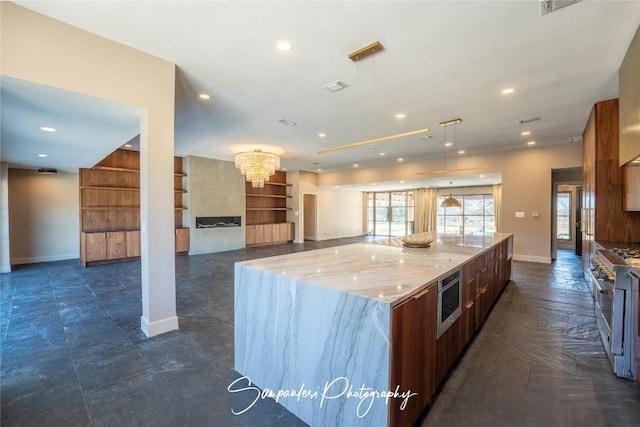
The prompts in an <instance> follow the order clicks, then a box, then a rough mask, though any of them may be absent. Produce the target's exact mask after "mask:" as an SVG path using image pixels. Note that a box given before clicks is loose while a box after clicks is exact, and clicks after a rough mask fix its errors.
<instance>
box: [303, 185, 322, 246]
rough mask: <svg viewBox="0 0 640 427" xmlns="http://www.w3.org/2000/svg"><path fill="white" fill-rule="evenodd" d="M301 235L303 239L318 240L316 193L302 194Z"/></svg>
mask: <svg viewBox="0 0 640 427" xmlns="http://www.w3.org/2000/svg"><path fill="white" fill-rule="evenodd" d="M302 236H303V239H304V240H318V203H317V195H315V194H310V193H304V194H303V195H302Z"/></svg>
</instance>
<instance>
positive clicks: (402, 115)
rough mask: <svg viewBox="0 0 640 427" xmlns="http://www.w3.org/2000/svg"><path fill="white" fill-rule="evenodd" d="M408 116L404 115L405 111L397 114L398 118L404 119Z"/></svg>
mask: <svg viewBox="0 0 640 427" xmlns="http://www.w3.org/2000/svg"><path fill="white" fill-rule="evenodd" d="M405 117H406V116H405V115H404V113H398V114H396V119H404V118H405Z"/></svg>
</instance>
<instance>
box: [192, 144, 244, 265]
mask: <svg viewBox="0 0 640 427" xmlns="http://www.w3.org/2000/svg"><path fill="white" fill-rule="evenodd" d="M183 161H184V170H185V172H186V174H187V178H186V179H187V193H186V196H185V200H186V204H187V207H188V209H189V210H188V215H189V224H188V225H189V228H190V231H189V232H190V234H191V248H190V249H189V254H190V255H197V254H206V253H211V252H220V251H229V250H233V249H240V248H244V247H245V244H246V228H245V222H246V216H245V206H246V198H245V179H244V177H243V176H242V174H241V173H240V171H239V170H238V169H237V168H236V167H235V165H234V163H233V162H227V161H223V160H215V159H208V158H205V157H197V156H188V157H185V158H184V160H183ZM198 216H240V217H242V227H234V228H196V217H198Z"/></svg>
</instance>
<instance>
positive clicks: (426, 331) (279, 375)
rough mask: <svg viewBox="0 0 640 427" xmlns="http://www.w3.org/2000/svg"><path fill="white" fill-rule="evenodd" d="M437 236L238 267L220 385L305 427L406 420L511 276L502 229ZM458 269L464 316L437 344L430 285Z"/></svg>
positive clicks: (410, 419)
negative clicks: (229, 350)
mask: <svg viewBox="0 0 640 427" xmlns="http://www.w3.org/2000/svg"><path fill="white" fill-rule="evenodd" d="M435 240H436V241H435V242H433V243H432V244H431V246H430V247H429V248H417V249H410V248H405V247H403V246H402V242H401V240H400V239H399V238H394V239H388V240H383V241H376V242H373V243H359V244H352V245H345V246H339V247H335V248H327V249H319V250H314V251H309V252H300V253H294V254H289V255H282V256H276V257H271V258H264V259H258V260H252V261H245V262H240V263H237V264H236V265H235V277H234V282H235V290H234V296H235V302H234V310H235V314H234V322H235V325H234V331H235V332H234V334H235V349H234V352H235V369H236V371H238V372H239V373H240V374H242V375H243V377H242V378H240V379H239V380H237V381H236V382H235V383H233V384H231V385H230V386H229V391H230V392H234V393H246V394H247V396H249V395H250V396H251V399H249V402H254V403H255V402H257V400H258V399H261V398H267V397H271V398H274V399H275V400H276V401H278V402H279V403H280V404H282V405H283V406H284V407H286V408H287V409H288V410H290V411H291V412H292V413H294V414H295V415H296V416H298V417H300V418H301V419H302V420H304V421H305V422H307V423H308V424H310V425H312V426H342V425H343V426H384V425H394V426H399V425H412V424H413V422H414V421H415V419H416V418H417V416H418V415H419V414H420V412H421V411H422V409H423V408H424V407H425V405H426V404H428V402H429V400H430V398H431V396H432V394H433V392H434V391H435V387H436V386H437V383H438V382H439V381H440V380H441V379H442V377H444V374H445V373H446V371H447V370H448V369H449V367H450V366H451V364H452V363H453V361H455V358H456V357H457V356H458V354H459V353H460V351H461V350H462V348H463V347H464V345H465V344H466V342H467V341H468V339H469V338H470V337H471V335H472V334H473V332H474V331H475V330H477V327H478V326H479V325H480V324H481V323H482V321H484V318H485V317H486V315H487V313H488V310H489V308H490V307H491V305H492V304H493V301H495V298H497V296H498V295H499V293H500V291H501V290H502V288H503V287H504V284H505V283H506V282H507V281H508V280H509V276H510V265H511V248H512V235H511V234H505V233H499V234H495V235H493V236H489V237H484V238H470V239H466V241H464V240H461V239H452V238H451V236H445V237H438V238H436V239H435ZM456 271H462V275H461V279H460V289H459V291H460V292H462V298H461V302H462V309H463V310H462V315H461V316H460V317H459V318H458V319H457V320H455V322H453V323H452V324H451V325H449V326H450V327H448V329H447V331H446V332H445V333H444V334H442V336H440V337H439V338H438V339H436V323H437V320H438V319H437V311H438V306H437V303H438V300H437V294H438V288H437V283H438V280H440V279H441V278H443V277H445V276H447V275H449V274H451V273H452V272H456ZM257 387H259V388H260V390H258V389H257ZM254 398H255V400H254ZM252 405H253V404H251V405H247V407H245V408H233V410H234V411H235V412H237V413H238V412H242V411H243V410H250V409H251V408H250V406H252Z"/></svg>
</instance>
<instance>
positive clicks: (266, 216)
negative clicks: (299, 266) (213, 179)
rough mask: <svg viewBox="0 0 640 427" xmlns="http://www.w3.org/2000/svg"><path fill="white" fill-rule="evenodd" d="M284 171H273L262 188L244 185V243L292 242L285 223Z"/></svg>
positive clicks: (291, 231) (290, 229)
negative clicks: (245, 241) (245, 240)
mask: <svg viewBox="0 0 640 427" xmlns="http://www.w3.org/2000/svg"><path fill="white" fill-rule="evenodd" d="M290 188H291V184H287V174H286V172H280V171H277V172H276V173H275V175H273V176H272V177H271V178H270V179H269V181H267V182H265V183H264V187H263V188H253V186H252V185H251V183H250V182H247V183H246V184H245V190H246V192H245V194H246V230H247V246H260V245H270V244H277V243H285V242H289V241H293V238H294V236H293V234H294V228H293V226H294V225H293V224H292V223H287V211H289V210H291V207H290V206H288V204H289V203H288V200H289V199H291V197H292V196H291V194H289V189H290Z"/></svg>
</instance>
